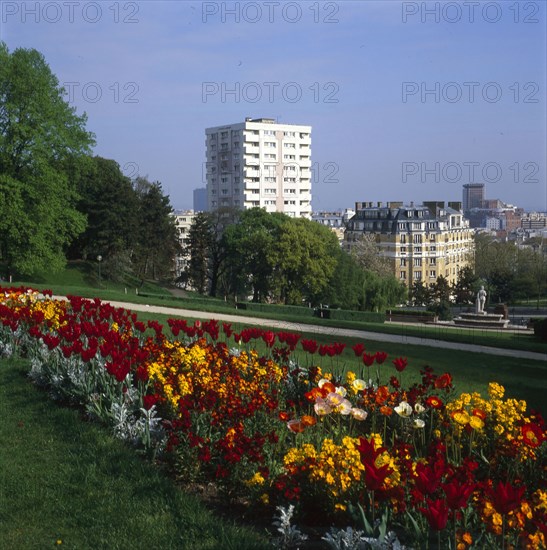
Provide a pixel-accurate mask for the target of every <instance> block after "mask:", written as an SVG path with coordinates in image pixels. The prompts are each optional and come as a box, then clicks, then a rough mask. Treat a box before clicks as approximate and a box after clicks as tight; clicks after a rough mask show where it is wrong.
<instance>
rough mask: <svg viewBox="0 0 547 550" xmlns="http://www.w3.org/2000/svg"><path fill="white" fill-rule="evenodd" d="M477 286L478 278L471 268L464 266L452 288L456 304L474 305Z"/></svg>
mask: <svg viewBox="0 0 547 550" xmlns="http://www.w3.org/2000/svg"><path fill="white" fill-rule="evenodd" d="M477 286H478V277H477V276H476V275H475V273H474V272H473V268H472V267H470V266H465V267H464V268H463V269H462V270H461V271H460V272H459V274H458V281H457V282H456V284H454V285H453V286H452V293H453V294H454V295H455V299H456V303H457V304H473V303H475V295H476V293H477Z"/></svg>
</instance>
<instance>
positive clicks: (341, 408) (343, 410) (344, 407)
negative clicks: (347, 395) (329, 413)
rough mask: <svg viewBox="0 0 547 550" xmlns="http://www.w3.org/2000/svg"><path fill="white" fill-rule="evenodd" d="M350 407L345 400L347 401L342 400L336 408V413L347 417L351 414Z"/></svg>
mask: <svg viewBox="0 0 547 550" xmlns="http://www.w3.org/2000/svg"><path fill="white" fill-rule="evenodd" d="M352 408H353V407H352V405H351V403H350V402H349V401H348V400H347V399H344V400H343V401H342V402H341V403H340V405H338V407H336V411H337V412H339V413H340V414H343V415H344V416H346V415H348V414H350V413H351V409H352Z"/></svg>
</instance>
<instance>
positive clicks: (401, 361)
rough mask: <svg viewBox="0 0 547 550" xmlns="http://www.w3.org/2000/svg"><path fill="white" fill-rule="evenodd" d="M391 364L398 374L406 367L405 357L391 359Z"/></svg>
mask: <svg viewBox="0 0 547 550" xmlns="http://www.w3.org/2000/svg"><path fill="white" fill-rule="evenodd" d="M393 364H394V365H395V368H396V369H397V371H398V372H403V371H404V370H405V369H406V366H407V365H408V360H407V359H406V357H397V359H393Z"/></svg>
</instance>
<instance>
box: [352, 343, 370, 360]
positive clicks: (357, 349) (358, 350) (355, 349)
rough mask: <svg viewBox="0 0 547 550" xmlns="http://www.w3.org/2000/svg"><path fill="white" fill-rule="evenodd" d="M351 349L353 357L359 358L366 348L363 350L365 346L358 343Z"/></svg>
mask: <svg viewBox="0 0 547 550" xmlns="http://www.w3.org/2000/svg"><path fill="white" fill-rule="evenodd" d="M351 349H352V350H353V352H354V353H355V357H360V356H361V355H363V352H364V351H365V349H366V348H365V344H362V343H358V344H355V345H353V346H351Z"/></svg>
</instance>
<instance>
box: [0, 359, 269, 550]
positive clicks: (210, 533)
mask: <svg viewBox="0 0 547 550" xmlns="http://www.w3.org/2000/svg"><path fill="white" fill-rule="evenodd" d="M27 371H28V366H27V365H26V364H25V362H24V361H14V360H10V361H6V360H2V361H1V362H0V412H1V413H2V422H1V423H0V441H2V444H1V445H0V525H1V526H2V528H1V529H0V548H5V549H10V550H11V549H14V550H15V549H24V550H31V549H37V550H38V549H39V550H42V549H44V548H52V547H55V546H60V547H62V548H74V549H76V548H77V549H93V550H95V549H98V548H104V549H109V550H111V549H123V550H125V549H128V548H131V549H143V550H145V549H146V550H149V549H152V548H158V549H159V548H161V549H164V548H165V549H169V548H173V549H175V548H176V549H188V550H195V549H204V550H205V549H210V550H217V549H224V548H225V549H234V550H236V549H237V550H240V549H262V548H267V547H268V543H267V539H266V538H265V537H263V536H262V534H261V533H259V532H258V531H253V530H251V529H249V528H245V527H241V526H238V525H236V524H234V523H233V522H231V521H228V520H223V519H221V518H220V517H219V515H218V514H215V513H213V512H212V511H210V510H208V509H207V508H206V507H205V506H204V505H203V504H202V503H201V502H200V501H199V500H198V499H197V498H195V497H192V496H189V495H187V494H185V493H184V492H183V491H182V490H181V489H180V488H177V486H176V485H175V484H174V483H173V482H172V481H171V480H170V479H169V478H168V477H167V476H165V475H163V474H162V473H161V471H160V470H159V469H158V468H157V467H155V466H154V465H152V464H150V463H147V462H146V461H144V460H143V459H141V458H139V457H138V456H137V455H136V453H135V451H134V450H132V449H130V448H128V447H126V446H124V445H123V444H122V443H121V442H120V441H117V440H115V439H113V437H111V436H110V435H108V434H107V431H106V430H105V429H104V428H103V427H101V426H97V425H94V424H91V423H88V422H85V421H84V419H83V418H82V417H81V413H79V412H78V411H76V410H74V409H70V408H66V407H61V406H58V405H56V404H55V403H54V402H52V401H51V399H50V398H49V397H48V395H47V394H46V393H45V392H43V391H41V390H39V389H37V388H36V387H35V386H33V384H31V382H30V381H29V379H28V378H27V376H26V373H27ZM58 541H59V542H58Z"/></svg>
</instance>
